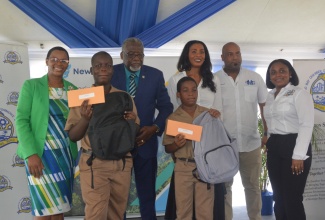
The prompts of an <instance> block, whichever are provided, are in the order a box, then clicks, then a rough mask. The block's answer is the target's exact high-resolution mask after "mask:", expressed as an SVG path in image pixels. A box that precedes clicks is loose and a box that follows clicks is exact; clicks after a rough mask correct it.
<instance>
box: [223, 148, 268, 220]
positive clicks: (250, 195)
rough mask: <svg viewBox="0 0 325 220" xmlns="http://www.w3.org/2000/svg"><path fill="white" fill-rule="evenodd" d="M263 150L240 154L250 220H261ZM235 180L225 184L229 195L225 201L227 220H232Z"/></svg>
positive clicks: (240, 170) (240, 166)
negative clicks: (232, 188) (260, 187)
mask: <svg viewBox="0 0 325 220" xmlns="http://www.w3.org/2000/svg"><path fill="white" fill-rule="evenodd" d="M261 166H262V156H261V148H257V149H256V150H253V151H251V152H240V153H239V172H240V176H241V179H242V184H243V186H244V190H245V198H246V209H247V215H248V217H249V219H250V220H261V219H262V217H261V208H262V201H261V190H260V189H259V177H260V173H261ZM232 184H233V180H232V181H230V182H227V183H225V186H226V190H227V194H226V199H225V215H226V218H225V220H232V218H233V212H232V191H231V187H232Z"/></svg>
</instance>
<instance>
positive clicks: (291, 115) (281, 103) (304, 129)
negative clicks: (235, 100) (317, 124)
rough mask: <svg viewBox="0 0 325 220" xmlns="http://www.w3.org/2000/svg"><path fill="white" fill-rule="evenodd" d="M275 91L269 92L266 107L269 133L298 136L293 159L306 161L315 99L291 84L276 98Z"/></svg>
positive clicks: (312, 125)
mask: <svg viewBox="0 0 325 220" xmlns="http://www.w3.org/2000/svg"><path fill="white" fill-rule="evenodd" d="M275 91H276V90H275V89H273V90H271V91H270V92H269V94H268V96H267V100H266V104H265V107H264V117H265V120H266V124H267V128H268V133H269V134H283V135H285V134H295V133H296V134H298V137H297V140H296V146H295V148H294V151H293V155H292V159H297V160H305V159H307V158H308V156H307V155H306V153H307V150H308V146H309V143H310V140H311V135H312V132H313V127H314V103H313V99H312V97H311V95H310V94H309V93H308V92H307V91H305V90H304V89H301V88H299V87H297V86H293V85H291V83H289V84H288V85H287V86H286V87H284V88H282V89H281V90H280V92H279V94H278V95H277V96H276V98H274V93H275ZM283 147H285V146H283Z"/></svg>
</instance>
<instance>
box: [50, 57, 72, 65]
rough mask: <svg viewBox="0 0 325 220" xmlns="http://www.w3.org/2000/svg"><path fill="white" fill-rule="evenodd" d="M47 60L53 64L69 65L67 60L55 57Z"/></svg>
mask: <svg viewBox="0 0 325 220" xmlns="http://www.w3.org/2000/svg"><path fill="white" fill-rule="evenodd" d="M49 60H50V61H51V62H54V63H58V62H60V63H63V64H68V63H69V60H60V59H59V58H56V57H50V58H49Z"/></svg>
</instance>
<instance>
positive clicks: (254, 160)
mask: <svg viewBox="0 0 325 220" xmlns="http://www.w3.org/2000/svg"><path fill="white" fill-rule="evenodd" d="M221 58H222V60H223V62H224V66H223V69H222V70H220V71H218V72H217V73H216V75H217V76H218V77H219V79H220V84H221V96H222V106H223V122H224V125H225V127H226V129H227V130H228V132H229V134H230V135H231V136H232V137H235V138H236V139H237V144H238V148H239V172H240V175H241V178H242V184H243V186H244V188H245V197H246V207H247V214H248V216H249V219H250V220H261V219H262V218H261V206H262V202H261V191H260V189H259V175H260V170H261V163H262V159H261V150H260V147H261V138H260V135H259V133H258V130H257V121H258V118H257V105H259V106H260V112H261V115H262V116H263V106H264V104H265V101H266V97H267V89H266V85H265V83H264V81H263V79H262V77H261V76H260V75H259V74H257V73H255V72H253V71H250V70H248V69H244V68H241V62H242V58H241V53H240V48H239V46H238V45H237V44H236V43H233V42H229V43H227V44H225V45H224V46H223V48H222V55H221ZM263 121H264V120H263ZM232 183H233V181H231V182H228V183H226V189H227V194H226V201H225V214H226V218H225V219H226V220H231V219H232V217H233V213H232V192H231V186H232Z"/></svg>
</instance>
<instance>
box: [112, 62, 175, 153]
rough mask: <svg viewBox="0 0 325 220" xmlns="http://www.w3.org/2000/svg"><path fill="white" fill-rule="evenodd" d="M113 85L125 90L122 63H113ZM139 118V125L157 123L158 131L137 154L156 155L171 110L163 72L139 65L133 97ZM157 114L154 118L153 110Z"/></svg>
mask: <svg viewBox="0 0 325 220" xmlns="http://www.w3.org/2000/svg"><path fill="white" fill-rule="evenodd" d="M111 83H112V85H113V86H114V87H116V88H118V89H120V90H124V91H127V88H126V74H125V69H124V64H123V63H122V64H117V65H114V74H113V77H112V80H111ZM134 102H135V105H136V107H137V110H138V116H139V118H140V127H142V126H151V125H153V124H156V125H158V127H159V128H160V131H159V133H158V134H154V135H153V136H152V137H151V138H150V139H149V140H147V141H146V143H145V144H144V145H142V146H141V147H139V148H138V154H140V155H141V156H142V157H143V158H152V157H157V150H158V139H157V135H159V136H161V134H162V133H163V131H164V129H165V123H166V119H167V117H168V116H169V115H170V114H171V113H172V112H173V105H172V103H171V102H170V98H169V95H168V93H167V89H166V87H165V80H164V76H163V73H162V72H161V71H160V70H158V69H156V68H153V67H149V66H146V65H143V66H142V67H141V71H140V75H139V82H138V86H137V91H136V94H135V98H134ZM156 109H157V110H158V115H157V117H156V118H155V110H156Z"/></svg>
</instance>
